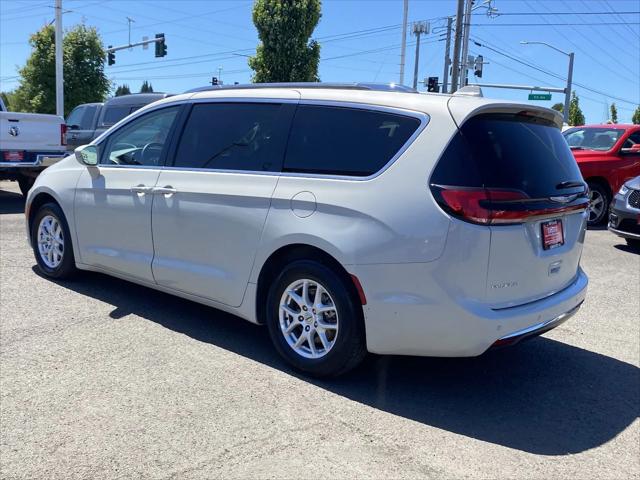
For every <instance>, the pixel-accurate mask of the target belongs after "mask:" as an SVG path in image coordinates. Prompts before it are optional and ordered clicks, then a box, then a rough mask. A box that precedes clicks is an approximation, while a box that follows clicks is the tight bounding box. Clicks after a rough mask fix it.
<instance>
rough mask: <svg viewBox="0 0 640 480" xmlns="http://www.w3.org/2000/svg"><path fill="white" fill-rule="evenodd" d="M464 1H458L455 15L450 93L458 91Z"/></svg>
mask: <svg viewBox="0 0 640 480" xmlns="http://www.w3.org/2000/svg"><path fill="white" fill-rule="evenodd" d="M464 2H465V0H458V10H457V13H456V36H455V39H454V41H453V66H452V70H451V93H455V91H456V90H457V89H458V81H459V79H460V47H461V44H462V16H463V15H464Z"/></svg>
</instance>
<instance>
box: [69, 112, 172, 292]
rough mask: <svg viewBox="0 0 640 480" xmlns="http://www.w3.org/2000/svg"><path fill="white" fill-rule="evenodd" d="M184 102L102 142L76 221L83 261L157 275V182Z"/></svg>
mask: <svg viewBox="0 0 640 480" xmlns="http://www.w3.org/2000/svg"><path fill="white" fill-rule="evenodd" d="M179 108H180V107H179V106H173V107H168V108H163V109H160V110H154V111H152V112H150V113H147V114H145V115H142V116H140V117H137V118H136V119H134V120H132V121H131V122H129V123H128V124H126V125H124V126H123V127H121V128H119V129H118V130H116V131H115V132H113V133H112V134H111V135H109V137H108V138H107V139H106V141H105V142H104V143H103V144H102V145H101V146H100V163H99V164H98V165H97V166H95V167H88V168H87V170H86V171H85V172H83V173H82V175H81V176H80V179H79V181H78V185H77V187H76V197H75V222H76V231H77V236H78V248H79V251H80V259H79V261H80V262H81V263H84V264H87V265H91V266H94V267H99V268H102V269H105V270H108V271H111V272H115V273H119V274H123V275H126V276H129V277H133V278H136V279H139V280H143V281H146V282H153V281H154V280H153V274H152V273H151V259H152V258H153V241H152V238H151V205H152V204H153V197H154V191H153V188H154V187H155V186H156V182H157V180H158V176H159V175H160V171H161V169H162V166H163V165H164V158H165V156H166V149H165V143H168V138H170V135H169V133H170V131H171V129H172V126H173V123H174V121H175V118H176V116H177V113H178V111H179Z"/></svg>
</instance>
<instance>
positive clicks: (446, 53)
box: [442, 17, 453, 93]
mask: <svg viewBox="0 0 640 480" xmlns="http://www.w3.org/2000/svg"><path fill="white" fill-rule="evenodd" d="M452 24H453V18H451V17H447V42H446V44H445V47H444V73H443V75H442V93H447V88H448V85H449V68H450V67H451V55H450V54H451V29H452Z"/></svg>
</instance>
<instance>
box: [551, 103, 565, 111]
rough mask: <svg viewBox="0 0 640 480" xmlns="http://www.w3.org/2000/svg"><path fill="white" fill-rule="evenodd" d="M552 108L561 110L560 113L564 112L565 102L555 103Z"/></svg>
mask: <svg viewBox="0 0 640 480" xmlns="http://www.w3.org/2000/svg"><path fill="white" fill-rule="evenodd" d="M551 108H553V109H554V110H555V111H557V112H560V113H562V112H564V104H563V103H554V104H553V106H552V107H551Z"/></svg>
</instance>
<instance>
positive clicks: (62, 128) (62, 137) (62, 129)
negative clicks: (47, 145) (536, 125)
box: [60, 123, 67, 145]
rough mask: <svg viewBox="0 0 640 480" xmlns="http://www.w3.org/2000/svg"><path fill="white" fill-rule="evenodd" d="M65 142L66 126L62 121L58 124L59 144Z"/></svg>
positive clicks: (64, 143)
mask: <svg viewBox="0 0 640 480" xmlns="http://www.w3.org/2000/svg"><path fill="white" fill-rule="evenodd" d="M66 144H67V126H66V125H65V124H64V123H61V124H60V145H66Z"/></svg>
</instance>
